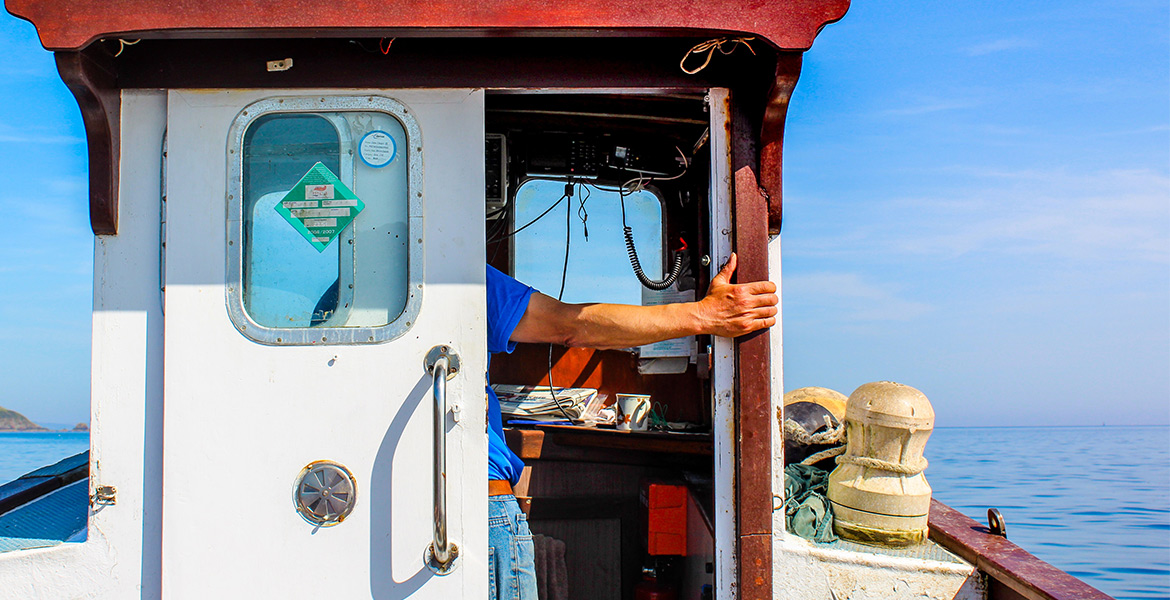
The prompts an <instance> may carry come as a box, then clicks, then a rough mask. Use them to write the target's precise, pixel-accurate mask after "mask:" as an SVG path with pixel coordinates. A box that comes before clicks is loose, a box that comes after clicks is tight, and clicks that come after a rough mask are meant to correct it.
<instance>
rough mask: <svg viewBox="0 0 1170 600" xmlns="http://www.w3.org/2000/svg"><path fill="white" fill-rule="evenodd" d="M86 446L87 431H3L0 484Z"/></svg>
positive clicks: (86, 447) (0, 445)
mask: <svg viewBox="0 0 1170 600" xmlns="http://www.w3.org/2000/svg"><path fill="white" fill-rule="evenodd" d="M86 450H89V433H88V432H85V433H74V432H72V431H69V432H63V433H47V432H36V433H26V432H8V431H6V432H0V484H3V483H8V482H9V481H12V480H13V479H16V478H17V477H20V476H21V475H24V474H25V473H28V472H29V471H32V470H34V469H37V468H40V467H43V466H45V465H51V464H53V463H55V462H57V461H59V460H61V459H62V458H65V457H68V456H73V455H74V454H77V453H78V452H85V451H86Z"/></svg>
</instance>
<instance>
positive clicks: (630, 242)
mask: <svg viewBox="0 0 1170 600" xmlns="http://www.w3.org/2000/svg"><path fill="white" fill-rule="evenodd" d="M622 231H623V232H624V233H625V236H626V254H629V255H630V266H631V267H633V268H634V275H637V277H638V281H639V282H641V283H642V285H643V286H645V287H646V288H647V289H651V290H665V289H666V288H668V287H670V286H672V285H674V282H675V281H677V280H678V276H679V275H680V274H681V273H682V268H683V255H682V252H676V253H675V255H674V266H673V267H671V269H670V273H667V275H666V277H665V278H663V279H662V280H661V281H654V280H653V279H650V278H649V277H647V276H646V273H644V272H643V271H642V263H641V262H640V261H639V260H638V251H637V250H636V249H635V248H634V230H633V229H630V228H629V227H622Z"/></svg>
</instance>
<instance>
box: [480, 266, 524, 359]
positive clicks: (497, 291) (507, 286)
mask: <svg viewBox="0 0 1170 600" xmlns="http://www.w3.org/2000/svg"><path fill="white" fill-rule="evenodd" d="M486 287H487V329H488V339H487V343H488V352H491V353H496V352H507V353H511V352H512V351H513V350H515V349H516V343H515V342H512V341H510V340H509V339H508V338H510V337H512V332H513V331H515V329H516V325H518V324H519V323H520V318H521V317H523V316H524V311H526V310H528V300H529V299H530V298H532V293H533V292H535V291H536V290H534V289H532V288H531V287H529V286H527V285H524V284H523V283H520V282H519V281H516V280H515V279H512V278H511V277H508V276H507V275H505V274H503V273H501V272H500V271H499V270H497V269H496V268H495V267H492V266H491V265H487V286H486Z"/></svg>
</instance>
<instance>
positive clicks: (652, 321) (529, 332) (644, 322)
mask: <svg viewBox="0 0 1170 600" xmlns="http://www.w3.org/2000/svg"><path fill="white" fill-rule="evenodd" d="M735 264H736V257H735V254H732V255H731V258H730V259H729V260H728V261H727V264H726V265H725V266H724V267H723V269H722V270H721V271H720V272H719V274H718V275H716V276H715V278H714V279H712V280H711V287H710V288H709V289H708V290H707V295H706V296H704V297H703V299H702V300H699V301H698V302H686V303H680V304H665V305H662V306H631V305H628V304H566V303H564V302H560V301H558V300H555V299H553V298H550V297H548V296H545V295H544V294H540V293H535V294H533V295H532V299H531V300H529V302H528V309H527V310H526V311H525V312H524V316H523V317H521V319H520V323H519V324H517V325H516V329H514V330H513V331H512V336H511V341H513V342H545V343H549V342H551V343H555V344H561V345H563V346H574V347H582V348H599V349H610V348H632V347H634V346H642V345H645V344H652V343H654V342H660V341H662V340H669V339H673V338H677V337H683V336H687V335H699V334H713V335H719V336H724V337H737V336H741V335H744V334H746V333H751V332H753V331H756V330H759V329H764V328H766V327H771V326H772V325H775V324H776V312H777V311H776V304H777V302H779V298H777V296H776V284H774V283H772V282H771V281H757V282H754V283H743V284H732V283H730V280H731V275H732V273H734V272H735Z"/></svg>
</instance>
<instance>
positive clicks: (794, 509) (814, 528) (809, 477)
mask: <svg viewBox="0 0 1170 600" xmlns="http://www.w3.org/2000/svg"><path fill="white" fill-rule="evenodd" d="M828 491H829V473H828V472H827V471H825V470H824V469H818V468H816V467H814V466H811V465H801V464H793V465H788V466H786V467H784V522H785V524H786V525H787V526H788V531H790V532H792V533H795V534H796V535H799V536H800V537H802V538H804V539H806V540H812V541H814V542H820V543H828V542H832V541H835V540H836V539H837V536H836V535H834V534H833V510H832V508H830V507H829V499H828V498H826V496H825V495H826V494H827V493H828Z"/></svg>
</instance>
